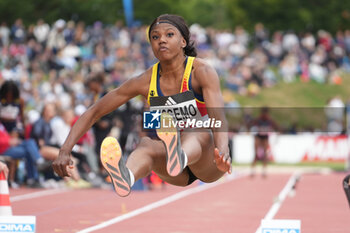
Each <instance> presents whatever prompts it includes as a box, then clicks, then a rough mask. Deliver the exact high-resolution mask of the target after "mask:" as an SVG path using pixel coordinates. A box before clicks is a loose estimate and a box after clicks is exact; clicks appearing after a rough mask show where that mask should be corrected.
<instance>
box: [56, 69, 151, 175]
mask: <svg viewBox="0 0 350 233" xmlns="http://www.w3.org/2000/svg"><path fill="white" fill-rule="evenodd" d="M147 91H148V83H147V76H146V75H145V74H143V75H141V76H139V77H136V78H132V79H129V80H128V81H126V82H125V83H123V84H122V85H121V86H120V87H119V88H116V89H114V90H112V91H110V92H109V93H108V94H106V95H105V96H103V97H102V98H101V99H100V100H99V101H97V102H96V103H95V104H93V105H92V106H91V107H90V108H88V110H87V111H86V112H85V113H84V114H83V115H82V116H81V117H80V118H79V119H78V120H77V122H76V123H75V124H74V126H73V127H72V129H71V130H70V132H69V135H68V137H67V138H66V140H65V142H64V144H63V145H62V147H61V149H60V152H59V155H58V158H57V159H56V160H55V161H54V162H53V164H52V166H53V169H54V171H55V172H56V173H57V174H58V175H59V176H61V177H63V176H69V174H68V172H67V166H69V165H71V163H72V162H71V157H70V156H71V155H70V153H71V151H72V148H73V146H74V145H75V144H76V142H77V141H78V140H79V138H81V137H82V136H83V135H84V134H85V133H86V131H88V129H90V128H91V126H92V125H93V124H94V123H95V122H96V121H97V120H98V119H100V118H101V117H102V116H104V115H106V114H108V113H110V112H112V111H113V110H115V109H117V108H118V107H119V106H121V105H123V104H124V103H126V102H127V101H128V100H129V99H131V98H133V97H135V96H137V95H140V94H141V95H144V96H145V95H146V93H147Z"/></svg>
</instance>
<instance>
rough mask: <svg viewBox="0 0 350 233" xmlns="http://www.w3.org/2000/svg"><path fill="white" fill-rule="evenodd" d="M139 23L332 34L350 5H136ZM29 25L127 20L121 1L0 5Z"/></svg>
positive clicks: (33, 0)
mask: <svg viewBox="0 0 350 233" xmlns="http://www.w3.org/2000/svg"><path fill="white" fill-rule="evenodd" d="M133 6H134V19H135V21H136V22H137V23H138V24H149V23H150V22H151V21H152V20H153V19H154V18H155V17H156V16H158V15H160V14H163V13H173V14H180V15H182V16H183V17H184V18H185V19H186V20H187V22H188V23H189V24H191V23H199V24H201V25H203V26H210V27H215V28H222V29H230V28H235V27H236V26H237V25H241V26H243V27H244V28H246V29H247V30H248V31H252V30H253V28H254V25H255V24H256V23H257V22H262V23H263V24H264V25H265V26H266V27H267V28H269V29H270V30H271V31H276V30H289V29H293V30H295V31H296V32H303V31H311V32H315V31H317V30H318V29H324V30H327V31H329V32H331V33H334V32H335V31H336V30H338V29H340V30H343V29H345V28H346V27H348V25H350V1H329V0H283V1H282V0H249V1H247V0H152V1H144V0H134V1H133ZM19 17H20V18H22V19H23V21H24V22H26V23H27V24H31V23H36V21H37V19H38V18H43V19H44V20H45V21H47V22H49V23H53V22H54V21H55V20H57V19H58V18H62V19H65V20H75V21H79V20H82V21H85V22H86V23H87V24H91V23H93V22H95V21H97V20H99V21H102V22H104V23H109V24H113V23H114V22H116V21H117V20H123V21H124V11H123V1H122V0H50V1H47V0H16V1H13V0H1V1H0V21H6V22H7V23H10V24H12V23H13V22H14V21H15V19H16V18H19Z"/></svg>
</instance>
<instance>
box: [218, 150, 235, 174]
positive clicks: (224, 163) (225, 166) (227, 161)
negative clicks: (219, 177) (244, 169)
mask: <svg viewBox="0 0 350 233" xmlns="http://www.w3.org/2000/svg"><path fill="white" fill-rule="evenodd" d="M214 163H215V164H216V167H217V168H218V169H219V170H220V171H222V172H228V173H229V174H231V172H232V166H231V157H230V155H229V153H225V154H223V153H220V152H219V149H218V148H215V150H214Z"/></svg>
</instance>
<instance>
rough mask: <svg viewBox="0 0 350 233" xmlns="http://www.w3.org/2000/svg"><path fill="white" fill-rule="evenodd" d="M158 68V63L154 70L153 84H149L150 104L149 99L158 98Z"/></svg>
mask: <svg viewBox="0 0 350 233" xmlns="http://www.w3.org/2000/svg"><path fill="white" fill-rule="evenodd" d="M158 66H159V62H157V63H156V64H155V65H154V66H153V68H152V76H151V83H150V84H149V90H148V96H147V101H148V104H150V102H149V99H150V98H151V97H157V96H158V92H157V72H158Z"/></svg>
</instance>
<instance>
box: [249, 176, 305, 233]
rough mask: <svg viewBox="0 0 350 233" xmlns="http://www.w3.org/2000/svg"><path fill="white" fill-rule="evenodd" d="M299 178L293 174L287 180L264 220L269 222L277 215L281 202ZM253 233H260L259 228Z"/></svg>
mask: <svg viewBox="0 0 350 233" xmlns="http://www.w3.org/2000/svg"><path fill="white" fill-rule="evenodd" d="M299 176H300V174H298V173H294V174H293V175H292V176H291V177H290V178H289V180H288V182H287V183H286V185H285V186H284V188H283V189H282V191H281V192H280V193H279V194H278V197H277V200H276V201H275V202H274V203H273V204H272V206H271V207H270V209H269V211H268V212H267V214H266V215H265V217H264V219H265V220H271V219H273V218H274V217H275V215H276V214H277V212H278V210H279V209H280V207H281V205H282V203H283V201H284V200H285V199H286V197H287V195H288V193H290V191H291V190H292V188H293V186H294V184H295V183H296V181H297V180H298V179H299ZM255 233H261V228H260V226H259V227H258V229H257V230H256V232H255Z"/></svg>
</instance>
